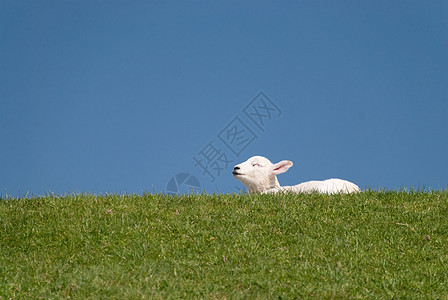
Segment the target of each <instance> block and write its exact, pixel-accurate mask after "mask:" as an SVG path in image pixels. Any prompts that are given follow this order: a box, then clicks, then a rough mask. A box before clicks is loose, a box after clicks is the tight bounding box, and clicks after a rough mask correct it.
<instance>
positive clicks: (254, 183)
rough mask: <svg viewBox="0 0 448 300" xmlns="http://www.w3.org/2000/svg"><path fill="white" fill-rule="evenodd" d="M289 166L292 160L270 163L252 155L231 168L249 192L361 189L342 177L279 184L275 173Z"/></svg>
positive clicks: (324, 191) (334, 192)
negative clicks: (289, 184)
mask: <svg viewBox="0 0 448 300" xmlns="http://www.w3.org/2000/svg"><path fill="white" fill-rule="evenodd" d="M290 167H292V162H291V161H289V160H282V161H281V162H279V163H276V164H272V163H271V162H270V161H269V159H267V158H265V157H262V156H253V157H251V158H249V159H248V160H247V161H245V162H243V163H241V164H239V165H236V166H235V168H234V169H233V176H235V178H236V179H238V180H239V181H241V182H242V183H243V184H244V185H245V186H247V188H248V189H249V193H262V194H267V193H277V192H279V191H283V192H288V191H290V192H293V193H312V192H317V193H321V194H338V193H342V194H348V193H357V192H359V191H361V190H360V188H359V187H358V186H357V185H356V184H354V183H351V182H349V181H347V180H342V179H327V180H323V181H307V182H303V183H300V184H297V185H294V186H280V183H279V182H278V180H277V176H276V175H278V174H281V173H284V172H286V171H287V170H288V169H289V168H290Z"/></svg>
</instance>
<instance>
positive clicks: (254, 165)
mask: <svg viewBox="0 0 448 300" xmlns="http://www.w3.org/2000/svg"><path fill="white" fill-rule="evenodd" d="M252 166H253V167H261V165H260V164H253V165H252Z"/></svg>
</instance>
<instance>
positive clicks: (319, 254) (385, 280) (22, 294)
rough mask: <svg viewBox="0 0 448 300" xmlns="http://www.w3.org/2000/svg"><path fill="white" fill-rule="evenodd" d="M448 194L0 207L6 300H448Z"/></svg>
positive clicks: (79, 199) (95, 199) (81, 198)
mask: <svg viewBox="0 0 448 300" xmlns="http://www.w3.org/2000/svg"><path fill="white" fill-rule="evenodd" d="M447 249H448V192H410V193H409V192H373V191H366V192H362V193H360V194H356V195H333V196H328V195H317V194H311V195H293V194H288V195H228V194H227V195H226V194H223V195H187V196H179V197H174V196H167V195H154V194H145V195H143V196H138V195H125V196H120V195H107V196H94V195H72V196H64V197H57V196H49V197H38V198H32V199H3V200H1V201H0V298H1V299H9V298H33V299H37V298H39V297H43V298H67V297H71V298H77V299H85V298H120V299H140V298H151V299H153V298H160V299H161V298H164V299H166V298H218V299H224V298H232V299H233V298H269V297H275V298H278V297H282V298H293V297H305V298H333V297H336V298H356V297H361V298H372V299H377V298H391V297H402V298H419V299H421V298H439V299H440V298H442V299H448V250H447Z"/></svg>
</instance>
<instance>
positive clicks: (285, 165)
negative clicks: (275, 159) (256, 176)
mask: <svg viewBox="0 0 448 300" xmlns="http://www.w3.org/2000/svg"><path fill="white" fill-rule="evenodd" d="M291 167H292V161H289V160H282V161H281V162H279V163H276V164H275V165H273V166H272V174H274V175H277V174H281V173H285V172H286V171H288V169H289V168H291Z"/></svg>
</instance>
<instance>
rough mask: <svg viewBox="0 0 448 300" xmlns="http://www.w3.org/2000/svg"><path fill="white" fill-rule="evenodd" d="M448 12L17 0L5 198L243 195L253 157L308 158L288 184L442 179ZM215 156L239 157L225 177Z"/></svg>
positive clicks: (1, 142)
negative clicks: (198, 189) (184, 188)
mask: <svg viewBox="0 0 448 300" xmlns="http://www.w3.org/2000/svg"><path fill="white" fill-rule="evenodd" d="M447 20H448V2H447V1H408V0H406V1H311V0H310V1H289V2H288V1H282V2H279V1H45V0H44V1H20V0H19V1H17V0H14V1H12V0H2V1H0V189H1V190H0V195H5V193H8V194H10V195H13V196H19V195H25V194H26V193H27V192H28V193H29V194H31V195H39V194H46V193H49V192H53V193H56V194H64V193H71V192H75V193H79V192H90V193H96V194H102V193H143V192H152V191H157V192H164V191H165V190H166V185H167V183H168V181H169V180H170V178H171V177H172V176H174V175H176V174H178V173H182V172H185V173H190V174H192V175H193V176H195V177H196V178H197V179H198V180H199V181H200V183H201V186H202V188H203V189H204V190H205V191H207V192H210V193H214V192H238V191H239V190H241V189H243V186H242V184H241V183H240V182H238V181H237V180H235V179H234V178H233V177H232V176H231V169H232V167H233V165H234V164H236V163H237V162H241V161H244V160H246V159H247V158H249V157H251V156H253V155H263V156H266V157H268V158H269V159H271V160H272V161H273V162H277V161H279V160H283V159H289V160H291V161H293V162H294V166H293V167H292V168H291V169H289V171H288V172H287V173H285V174H282V175H280V176H279V180H280V183H281V184H283V185H292V184H296V183H299V182H301V181H305V180H312V179H325V178H331V177H337V178H343V179H348V180H351V181H353V182H355V183H357V184H358V185H359V186H360V187H362V188H366V187H372V188H387V189H397V188H413V187H415V188H419V187H427V188H434V189H440V188H445V187H447V185H448V84H447V83H448V76H447V75H448V21H447ZM260 92H263V93H264V95H266V96H267V97H268V98H269V100H270V101H271V102H272V103H273V104H274V105H275V106H276V107H277V108H278V110H276V109H273V106H272V105H271V104H270V103H271V102H268V101H267V100H266V99H264V100H263V101H265V104H266V106H267V107H268V109H267V110H266V108H263V105H262V102H260V101H262V100H260V98H256V99H255V102H252V105H251V101H252V100H254V98H255V97H256V96H257V95H258V94H259V93H260ZM246 106H247V109H246V112H248V114H245V111H244V108H246ZM269 107H270V108H271V109H269ZM254 109H258V113H259V117H257V116H256V114H254V115H251V114H250V112H252V113H254V112H255V110H254ZM268 114H269V115H268ZM248 115H249V116H253V117H254V120H255V121H254V120H251V119H250V118H249V117H248ZM235 118H236V119H235ZM257 118H258V119H257ZM257 120H258V121H257ZM260 120H261V121H263V124H262V126H260V127H258V126H257V124H256V122H260ZM258 125H260V124H258ZM244 126H246V127H244ZM243 130H244V132H243ZM232 132H233V135H232ZM241 132H242V133H241ZM224 142H227V143H228V144H227V145H226V144H225V143H224ZM209 143H211V144H209ZM211 146H213V147H214V148H216V150H219V151H220V152H219V155H217V154H216V153H213V150H214V149H213V148H211ZM232 147H233V148H234V149H232V150H233V151H232V150H231V149H230V148H232ZM212 154H213V155H214V159H215V163H216V160H217V159H219V158H220V160H219V161H218V162H217V163H221V167H222V168H224V167H225V166H224V161H225V160H223V159H224V158H226V159H227V160H229V161H230V160H231V161H233V162H230V163H228V165H227V168H224V169H223V170H219V172H220V174H217V172H218V170H216V167H215V168H214V167H213V163H214V162H213V161H210V162H209V163H210V164H209V169H208V170H209V171H210V172H211V174H213V173H212V172H214V173H215V176H214V177H215V178H214V181H213V182H212V180H211V176H210V175H208V174H207V173H206V174H204V171H203V170H202V169H201V167H200V166H195V164H196V162H195V160H194V157H195V158H197V159H201V158H202V162H203V163H206V162H205V157H206V155H208V156H209V158H212V157H211V156H212ZM215 154H216V155H215ZM223 155H224V156H223ZM214 166H217V165H214Z"/></svg>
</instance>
